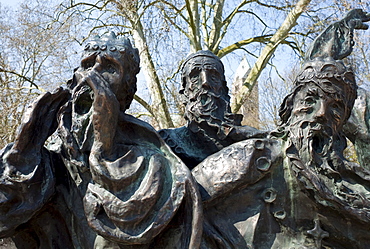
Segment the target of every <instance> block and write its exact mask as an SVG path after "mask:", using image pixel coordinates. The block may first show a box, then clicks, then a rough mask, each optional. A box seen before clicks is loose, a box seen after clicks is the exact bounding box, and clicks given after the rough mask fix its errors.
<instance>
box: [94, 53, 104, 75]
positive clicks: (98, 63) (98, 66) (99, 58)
mask: <svg viewBox="0 0 370 249" xmlns="http://www.w3.org/2000/svg"><path fill="white" fill-rule="evenodd" d="M102 63H103V58H102V56H101V55H97V56H96V59H95V64H94V66H93V68H92V70H95V71H97V72H100V71H101V69H102Z"/></svg>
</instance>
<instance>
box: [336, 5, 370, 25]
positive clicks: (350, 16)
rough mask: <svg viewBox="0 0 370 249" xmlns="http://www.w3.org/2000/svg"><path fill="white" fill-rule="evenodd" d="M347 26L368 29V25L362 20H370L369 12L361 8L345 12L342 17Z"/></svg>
mask: <svg viewBox="0 0 370 249" xmlns="http://www.w3.org/2000/svg"><path fill="white" fill-rule="evenodd" d="M343 20H344V21H345V22H346V23H347V25H348V27H350V28H352V29H365V30H366V29H368V28H369V25H367V24H365V23H364V22H368V21H370V13H367V12H365V11H363V10H362V9H354V10H351V11H350V12H348V13H347V15H346V16H345V17H344V19H343Z"/></svg>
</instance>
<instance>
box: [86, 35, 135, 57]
mask: <svg viewBox="0 0 370 249" xmlns="http://www.w3.org/2000/svg"><path fill="white" fill-rule="evenodd" d="M127 50H130V51H131V50H134V48H133V47H132V45H131V42H130V40H129V39H128V38H126V37H122V38H119V39H118V38H117V36H116V34H115V33H114V32H112V31H111V32H109V33H108V34H105V35H102V36H99V35H96V36H94V37H93V38H92V39H91V40H90V41H89V42H88V43H87V44H86V45H85V48H84V55H85V54H90V53H93V52H97V51H104V52H108V53H109V52H110V53H114V52H119V53H126V52H127Z"/></svg>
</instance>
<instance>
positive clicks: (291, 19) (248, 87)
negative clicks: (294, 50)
mask: <svg viewBox="0 0 370 249" xmlns="http://www.w3.org/2000/svg"><path fill="white" fill-rule="evenodd" d="M310 2H311V0H299V1H298V3H297V4H296V6H295V7H294V9H293V10H292V11H291V12H289V14H288V16H287V17H286V18H285V20H284V22H283V24H282V25H281V26H280V28H279V29H278V30H277V31H276V33H275V34H274V35H273V36H272V37H271V39H270V42H269V43H268V44H267V45H266V46H265V48H264V49H263V50H262V52H261V54H260V56H259V57H258V59H257V61H256V63H255V64H254V66H253V68H252V69H251V71H250V73H249V74H248V77H247V78H246V80H245V82H244V86H243V87H242V88H241V89H240V91H239V92H238V93H237V94H236V95H235V98H234V101H233V103H232V105H231V109H232V112H234V113H237V112H238V111H239V109H240V108H241V106H242V105H243V103H244V102H245V101H246V100H247V99H248V98H249V96H250V93H251V91H252V90H253V87H254V86H255V84H256V82H257V79H258V77H259V76H260V74H261V72H262V70H263V69H264V68H265V67H266V64H267V63H268V61H269V60H270V58H271V56H272V55H273V53H274V52H275V49H276V48H277V46H278V45H279V44H280V43H281V42H282V41H283V40H284V39H285V38H286V37H287V36H288V33H289V31H290V30H291V29H292V28H293V27H294V26H295V25H296V24H297V22H296V21H297V19H298V17H299V16H300V15H301V14H302V12H303V11H304V10H305V9H306V7H307V6H308V5H309V3H310Z"/></svg>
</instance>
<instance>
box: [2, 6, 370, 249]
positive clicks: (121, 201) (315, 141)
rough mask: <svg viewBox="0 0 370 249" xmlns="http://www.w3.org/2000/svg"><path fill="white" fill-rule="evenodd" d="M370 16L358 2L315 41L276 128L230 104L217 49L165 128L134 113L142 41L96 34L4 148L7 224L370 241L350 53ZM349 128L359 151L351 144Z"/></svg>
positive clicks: (42, 235) (205, 58)
mask: <svg viewBox="0 0 370 249" xmlns="http://www.w3.org/2000/svg"><path fill="white" fill-rule="evenodd" d="M369 20H370V14H369V13H366V12H363V11H362V10H353V11H351V12H349V13H348V14H347V16H346V17H345V18H344V19H342V20H340V21H338V22H336V23H334V24H332V25H330V26H329V27H328V28H327V29H326V30H325V31H324V32H323V33H322V34H321V35H320V36H319V37H318V38H317V39H316V40H315V41H314V42H313V45H312V46H311V48H310V49H309V51H308V53H307V57H306V61H305V62H304V64H303V66H302V68H301V70H300V72H299V74H298V76H297V77H296V79H295V81H294V88H293V90H292V92H291V93H290V94H289V95H288V96H286V97H285V99H284V101H283V103H282V105H281V108H280V112H279V115H280V118H281V123H280V125H279V126H278V127H277V128H276V129H275V130H273V131H270V132H264V131H259V130H257V129H255V128H252V127H248V126H242V125H241V124H240V121H241V117H240V115H236V114H232V113H231V111H230V102H229V101H230V97H229V95H228V88H227V86H226V81H225V76H224V67H223V64H222V62H221V61H220V59H219V58H218V57H217V56H215V55H214V54H212V53H211V52H209V51H198V52H196V53H194V54H191V55H190V56H189V57H188V58H187V59H186V60H185V62H184V64H183V66H182V77H181V80H182V89H181V90H180V94H182V95H183V99H184V104H185V119H186V120H187V124H186V125H185V126H184V127H180V128H176V129H165V130H160V131H156V130H154V129H153V128H152V127H151V126H150V125H149V124H147V123H145V122H143V121H141V120H139V119H136V118H134V117H132V116H130V115H128V114H126V113H125V111H126V110H127V109H128V108H129V106H130V104H131V101H132V100H133V96H134V94H135V92H136V75H137V73H138V72H139V54H138V51H137V49H135V48H133V47H132V45H131V43H130V41H129V40H128V39H126V38H121V39H118V38H117V37H115V35H114V34H112V33H111V34H109V35H105V36H102V37H96V38H94V39H92V40H91V41H90V42H89V43H88V44H87V45H86V47H85V49H84V52H83V56H82V59H81V65H80V67H79V68H78V69H77V70H76V71H75V73H74V75H73V79H72V80H71V81H70V82H68V88H67V89H62V88H58V89H57V90H55V91H54V92H51V93H50V92H48V93H46V94H44V95H42V96H40V97H39V98H38V99H37V100H36V101H35V102H34V103H33V104H32V105H31V106H30V107H29V110H28V111H27V113H26V115H25V116H24V117H23V121H22V126H21V127H20V131H19V133H18V136H17V138H16V140H15V141H14V143H11V144H9V145H7V146H6V147H5V148H4V149H3V150H1V152H0V154H1V158H2V160H1V161H0V164H1V167H0V175H1V177H0V237H1V238H4V237H11V238H12V239H13V241H14V243H15V245H16V246H17V248H128V249H131V248H132V249H135V248H140V249H141V248H171V249H172V248H261V249H265V248H320V249H321V248H343V249H344V248H363V249H365V248H369V241H370V171H369V169H370V168H369V166H368V162H367V161H368V160H367V158H368V157H369V153H368V150H367V146H368V144H369V141H370V139H369V136H370V135H369V134H370V133H369V128H368V127H369V125H368V124H369V119H368V116H367V115H366V113H367V103H368V102H367V96H368V95H367V92H366V91H364V90H362V89H358V88H357V85H356V82H355V75H354V73H353V72H352V70H351V69H350V67H349V66H348V65H345V63H344V62H343V61H341V60H342V59H344V58H345V57H346V56H348V55H349V54H350V53H351V51H352V47H353V32H354V30H355V29H366V28H367V25H365V24H364V23H365V22H367V21H369ZM357 93H359V97H361V98H357V100H356V97H357ZM355 101H356V102H355ZM351 113H352V114H351ZM55 131H56V134H57V136H55V137H53V139H52V141H49V144H48V145H47V146H46V140H47V139H48V138H49V137H50V136H51V135H52V134H53V133H54V132H55ZM346 137H347V138H349V139H350V140H352V142H353V143H354V144H355V147H356V150H357V153H358V155H359V161H360V164H356V163H353V162H349V161H347V160H346V159H345V158H344V156H343V151H344V149H345V148H346Z"/></svg>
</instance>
